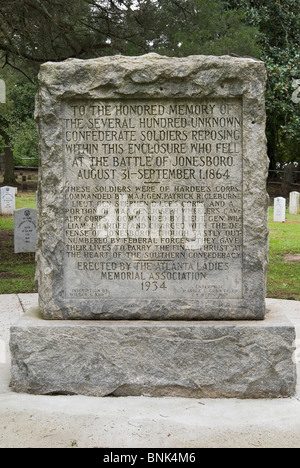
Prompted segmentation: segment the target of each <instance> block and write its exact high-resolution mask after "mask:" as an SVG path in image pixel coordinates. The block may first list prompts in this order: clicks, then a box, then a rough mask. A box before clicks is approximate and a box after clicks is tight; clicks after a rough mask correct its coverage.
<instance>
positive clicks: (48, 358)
mask: <svg viewBox="0 0 300 468" xmlns="http://www.w3.org/2000/svg"><path fill="white" fill-rule="evenodd" d="M294 340H295V329H294V327H293V325H292V324H291V323H290V322H289V321H288V320H287V319H286V318H285V317H284V316H282V315H281V314H279V313H278V312H275V311H270V312H269V313H268V314H267V316H266V319H265V320H264V321H258V322H254V321H253V322H252V321H251V322H246V321H238V322H236V321H235V322H214V321H205V322H152V321H151V322H147V321H139V322H137V321H133V322H130V321H117V322H89V321H80V322H78V321H46V320H43V319H41V317H40V314H39V309H33V310H31V311H30V314H28V315H26V316H24V317H23V318H22V319H21V320H20V321H19V322H17V324H16V325H14V326H13V327H12V328H11V341H10V348H11V354H12V367H11V372H12V380H11V388H12V390H13V391H15V392H21V393H32V394H40V395H41V394H44V395H49V394H63V395H64V394H80V395H89V396H101V397H103V396H139V395H146V396H153V397H164V396H169V397H170V396H171V397H187V398H191V397H192V398H278V397H289V396H292V395H293V394H294V392H295V386H296V369H295V364H294V363H293V357H292V355H293V352H294V349H295V348H294Z"/></svg>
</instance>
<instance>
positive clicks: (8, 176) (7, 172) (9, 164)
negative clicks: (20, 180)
mask: <svg viewBox="0 0 300 468" xmlns="http://www.w3.org/2000/svg"><path fill="white" fill-rule="evenodd" d="M0 136H2V138H3V139H4V143H5V148H4V181H3V182H4V185H17V181H16V178H15V164H14V154H13V151H12V149H11V147H10V138H9V136H8V134H7V133H6V131H5V129H4V128H3V126H2V128H0Z"/></svg>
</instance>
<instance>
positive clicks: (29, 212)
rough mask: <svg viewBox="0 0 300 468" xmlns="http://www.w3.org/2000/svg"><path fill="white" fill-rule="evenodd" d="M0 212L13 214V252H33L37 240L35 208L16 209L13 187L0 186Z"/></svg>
mask: <svg viewBox="0 0 300 468" xmlns="http://www.w3.org/2000/svg"><path fill="white" fill-rule="evenodd" d="M0 214H1V215H13V216H14V251H15V253H24V252H35V248H36V241H37V210H35V209H33V208H21V209H19V210H16V203H15V188H14V187H1V188H0Z"/></svg>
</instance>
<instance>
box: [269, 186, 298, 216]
mask: <svg viewBox="0 0 300 468" xmlns="http://www.w3.org/2000/svg"><path fill="white" fill-rule="evenodd" d="M289 213H290V214H293V215H298V214H299V213H300V193H299V192H291V193H290V203H289ZM285 220H286V199H285V198H283V197H278V198H275V199H274V221H275V222H278V223H284V222H285Z"/></svg>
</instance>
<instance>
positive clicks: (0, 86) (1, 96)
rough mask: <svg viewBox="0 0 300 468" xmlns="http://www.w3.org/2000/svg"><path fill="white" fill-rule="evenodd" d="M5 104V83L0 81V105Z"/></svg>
mask: <svg viewBox="0 0 300 468" xmlns="http://www.w3.org/2000/svg"><path fill="white" fill-rule="evenodd" d="M5 102H6V86H5V81H3V80H0V104H5Z"/></svg>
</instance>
